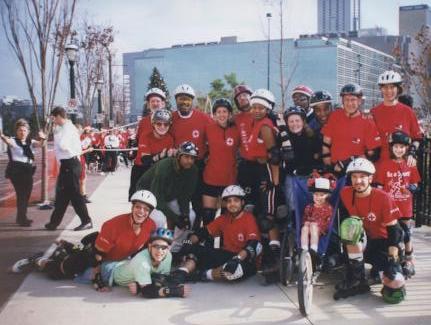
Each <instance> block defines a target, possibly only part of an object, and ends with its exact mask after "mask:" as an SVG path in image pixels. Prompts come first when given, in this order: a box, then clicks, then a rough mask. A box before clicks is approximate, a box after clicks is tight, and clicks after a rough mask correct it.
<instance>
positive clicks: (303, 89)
mask: <svg viewBox="0 0 431 325" xmlns="http://www.w3.org/2000/svg"><path fill="white" fill-rule="evenodd" d="M295 94H303V95H305V96H307V97H308V98H311V96H313V91H312V90H311V88H310V87H308V86H305V85H298V86H296V87H295V88H293V90H292V96H293V95H295Z"/></svg>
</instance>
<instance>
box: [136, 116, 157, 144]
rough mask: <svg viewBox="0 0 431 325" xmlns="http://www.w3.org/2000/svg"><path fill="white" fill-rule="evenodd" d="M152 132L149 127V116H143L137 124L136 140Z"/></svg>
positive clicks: (151, 128)
mask: <svg viewBox="0 0 431 325" xmlns="http://www.w3.org/2000/svg"><path fill="white" fill-rule="evenodd" d="M152 130H153V127H152V125H151V114H150V115H147V116H144V117H143V118H141V120H140V121H139V123H138V128H137V130H136V139H138V141H139V138H140V137H141V136H145V135H146V134H148V133H150V132H151V131H152Z"/></svg>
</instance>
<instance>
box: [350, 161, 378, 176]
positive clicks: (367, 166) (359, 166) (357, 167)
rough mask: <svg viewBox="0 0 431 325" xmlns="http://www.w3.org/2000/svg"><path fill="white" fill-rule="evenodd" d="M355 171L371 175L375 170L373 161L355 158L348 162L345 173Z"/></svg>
mask: <svg viewBox="0 0 431 325" xmlns="http://www.w3.org/2000/svg"><path fill="white" fill-rule="evenodd" d="M356 172H359V173H366V174H369V175H373V174H375V172H376V168H375V167H374V165H373V163H372V162H371V161H369V160H368V159H365V158H356V159H354V160H353V161H352V162H351V163H350V164H349V166H347V170H346V174H351V173H356Z"/></svg>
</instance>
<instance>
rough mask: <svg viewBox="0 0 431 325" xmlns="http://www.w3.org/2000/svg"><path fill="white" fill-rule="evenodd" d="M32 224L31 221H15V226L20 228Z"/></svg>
mask: <svg viewBox="0 0 431 325" xmlns="http://www.w3.org/2000/svg"><path fill="white" fill-rule="evenodd" d="M32 223H33V220H31V219H24V220H21V221H17V224H18V225H19V226H20V227H30V226H31V224H32Z"/></svg>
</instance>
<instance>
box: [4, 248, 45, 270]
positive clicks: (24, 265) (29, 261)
mask: <svg viewBox="0 0 431 325" xmlns="http://www.w3.org/2000/svg"><path fill="white" fill-rule="evenodd" d="M41 256H43V252H39V253H36V254H34V255H33V256H30V257H28V258H23V259H21V260H19V261H17V262H16V263H15V264H14V265H12V267H11V271H12V272H13V273H22V272H24V271H29V270H31V268H32V267H33V266H34V265H35V264H34V263H35V261H36V260H37V259H38V258H39V257H41Z"/></svg>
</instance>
